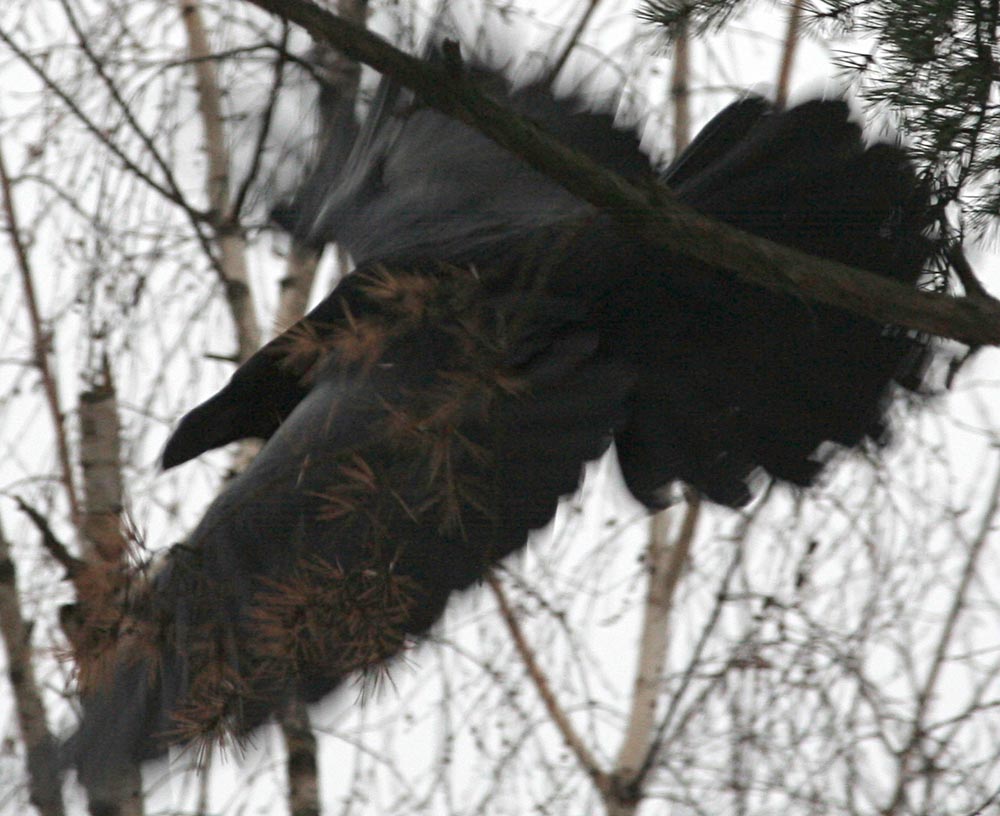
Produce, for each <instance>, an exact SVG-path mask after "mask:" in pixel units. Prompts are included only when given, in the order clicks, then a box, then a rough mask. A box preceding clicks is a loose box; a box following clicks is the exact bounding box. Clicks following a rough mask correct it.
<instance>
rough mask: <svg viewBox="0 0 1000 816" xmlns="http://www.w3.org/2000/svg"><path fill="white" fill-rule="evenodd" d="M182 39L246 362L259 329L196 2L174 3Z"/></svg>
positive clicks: (242, 356)
mask: <svg viewBox="0 0 1000 816" xmlns="http://www.w3.org/2000/svg"><path fill="white" fill-rule="evenodd" d="M178 3H179V6H180V11H181V19H182V20H183V22H184V29H185V31H186V32H187V37H188V51H189V53H190V55H191V57H192V58H193V60H194V61H193V63H192V67H193V69H194V72H195V79H196V84H197V88H198V111H199V113H200V114H201V121H202V126H203V127H204V129H205V150H206V152H207V155H208V178H207V192H208V201H209V211H210V213H211V220H212V222H213V224H214V226H215V229H216V243H217V245H218V247H219V271H220V273H221V275H222V278H223V282H224V283H225V286H226V292H225V295H226V301H227V302H228V304H229V310H230V313H231V314H232V316H233V321H234V323H235V324H236V348H237V358H238V359H239V361H240V362H244V361H245V360H247V359H249V358H250V356H251V355H252V354H253V353H254V352H256V351H257V349H258V348H260V344H261V335H260V326H259V325H258V323H257V311H256V308H255V307H254V300H253V292H252V291H251V290H250V283H249V276H248V274H247V268H246V241H245V239H244V237H243V234H242V231H241V230H240V228H239V224H238V221H236V220H235V214H234V213H232V212H231V211H230V206H229V182H230V179H229V172H230V170H229V151H228V150H227V148H226V138H225V129H224V126H223V116H222V102H221V96H222V94H221V90H220V88H219V82H218V77H217V76H216V71H215V63H214V62H212V61H211V60H206V59H203V57H205V56H207V55H208V54H209V53H211V49H210V47H209V43H208V34H207V32H206V31H205V23H204V21H203V20H202V16H201V8H200V6H199V3H198V0H178Z"/></svg>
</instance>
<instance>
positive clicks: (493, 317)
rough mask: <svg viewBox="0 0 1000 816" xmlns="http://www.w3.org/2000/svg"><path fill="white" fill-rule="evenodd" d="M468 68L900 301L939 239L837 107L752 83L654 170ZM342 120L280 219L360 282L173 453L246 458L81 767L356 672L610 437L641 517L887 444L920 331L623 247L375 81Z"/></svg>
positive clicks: (229, 395)
mask: <svg viewBox="0 0 1000 816" xmlns="http://www.w3.org/2000/svg"><path fill="white" fill-rule="evenodd" d="M470 70H474V71H475V73H476V76H477V77H478V79H479V81H480V82H481V83H482V85H483V87H485V88H486V89H487V90H488V91H489V92H491V93H492V94H494V95H495V96H496V97H497V98H500V99H502V100H503V101H504V102H505V103H506V104H507V105H509V106H510V108H512V109H514V110H516V111H519V112H520V113H522V114H524V115H526V116H529V117H530V118H532V119H533V120H534V121H536V122H537V123H538V124H539V125H540V126H542V127H543V128H546V129H547V130H549V131H550V132H551V133H552V134H554V135H555V136H556V137H558V138H559V139H561V140H563V141H564V142H565V143H566V144H568V145H570V146H571V147H574V148H576V149H577V150H580V151H582V152H584V153H585V154H588V155H589V156H590V157H591V158H592V159H594V160H596V161H597V162H599V163H601V164H602V165H604V166H605V167H607V168H609V169H611V170H613V171H615V172H617V173H619V174H621V175H622V176H624V177H625V178H627V179H630V180H633V181H636V182H640V183H652V182H657V183H663V184H666V185H668V186H669V187H670V188H672V190H673V191H674V192H675V193H676V195H677V196H678V197H679V198H680V199H681V200H683V201H684V202H686V203H687V204H688V205H690V206H692V207H694V208H696V209H698V210H700V211H701V212H703V213H705V214H707V215H710V216H713V217H715V218H717V219H720V220H722V221H725V222H728V223H730V224H732V225H735V226H737V227H739V228H742V229H744V230H747V231H749V232H751V233H754V234H756V235H759V236H763V237H765V238H768V239H771V240H773V241H777V242H780V243H783V244H786V245H789V246H793V247H797V248H799V249H801V250H804V251H806V252H809V253H813V254H815V255H819V256H823V257H826V258H832V259H836V260H838V261H841V262H844V263H847V264H850V265H853V266H857V267H861V268H863V269H867V270H870V271H872V272H875V273H878V274H880V275H885V276H888V277H891V278H894V279H896V280H898V281H901V282H904V283H906V284H909V285H914V286H915V285H917V282H918V279H919V278H920V277H921V275H922V274H923V273H924V271H925V268H926V267H927V265H928V263H929V259H930V258H931V256H932V253H933V252H934V249H935V244H934V241H933V240H932V239H931V238H929V237H928V231H929V224H930V219H931V215H930V209H931V208H930V195H929V193H928V191H927V189H926V188H925V186H924V185H923V184H922V183H920V182H919V181H918V179H917V176H916V174H915V171H914V169H913V167H912V166H911V163H910V161H909V159H908V158H907V155H906V153H905V151H904V150H903V149H901V148H899V147H897V146H894V145H890V144H885V143H878V144H873V145H870V146H866V144H865V142H864V141H863V139H862V135H861V132H860V129H859V128H858V126H857V125H855V124H854V123H852V122H851V121H850V120H849V116H848V108H847V106H846V104H845V103H844V102H842V101H824V100H816V101H810V102H806V103H805V104H802V105H799V106H797V107H794V108H791V109H789V110H779V109H776V108H775V107H774V106H773V105H771V104H769V103H768V102H766V101H765V100H764V99H761V98H759V97H756V96H747V97H745V98H742V99H740V100H738V101H736V102H734V103H733V104H731V105H730V106H729V107H727V108H726V109H724V110H723V111H722V112H721V113H720V114H718V115H717V116H716V118H715V119H713V120H712V121H711V122H710V123H709V124H708V125H707V126H706V127H705V128H704V130H702V131H701V133H700V134H699V135H698V136H697V138H696V139H695V140H694V141H693V143H692V144H691V146H690V147H689V148H688V149H687V150H686V151H685V152H684V153H683V154H682V155H681V156H679V157H678V158H677V159H676V160H675V161H674V162H673V163H672V164H671V165H670V166H669V167H667V168H666V169H665V170H663V171H662V172H659V173H658V172H657V170H656V169H655V168H654V167H653V166H651V163H650V161H649V159H648V158H647V157H646V155H644V154H643V152H642V151H641V150H640V147H639V142H638V139H637V137H636V135H635V134H634V133H632V132H627V131H624V130H620V129H617V128H616V127H615V125H614V122H613V117H612V116H611V115H610V114H608V113H607V112H602V111H600V110H598V111H596V112H595V111H594V110H593V109H589V110H588V108H587V106H586V105H584V104H583V103H582V102H581V101H580V100H578V99H574V98H557V97H556V96H555V95H554V94H553V93H552V92H551V91H550V90H549V89H548V87H546V86H544V85H543V84H534V85H528V86H526V87H521V88H514V87H512V86H511V84H510V83H508V81H507V80H506V79H504V77H503V76H502V75H501V74H500V73H499V72H492V71H489V70H487V69H482V68H480V69H470ZM352 116H353V112H348V113H345V114H344V117H348V118H345V119H344V120H343V124H344V127H343V128H336V129H335V130H336V132H333V133H331V136H330V139H331V140H333V141H332V144H331V148H330V149H329V150H328V151H327V155H328V157H329V156H339V157H340V161H337V162H333V161H320V162H319V164H318V166H317V167H316V169H315V171H314V172H313V174H312V175H311V177H310V178H309V179H308V180H307V181H306V182H305V183H304V184H303V185H302V187H301V189H300V190H299V191H298V193H297V195H296V196H295V197H294V198H293V199H292V200H291V201H290V202H288V203H287V204H286V205H285V206H283V207H282V208H280V209H279V211H278V212H277V214H276V216H277V218H278V220H279V221H280V222H281V223H282V224H283V225H284V226H285V227H286V228H287V229H288V230H290V231H291V232H292V233H293V234H294V235H295V236H296V237H297V239H299V240H302V241H306V242H309V243H311V244H313V245H315V246H321V245H323V244H325V243H328V242H337V243H339V244H340V245H341V246H343V247H344V248H345V249H346V250H347V251H348V252H349V253H350V254H351V256H352V257H353V259H354V260H355V262H356V269H355V271H354V272H352V273H351V274H350V275H348V276H346V277H345V278H344V279H343V280H342V282H341V283H340V284H339V285H338V286H337V287H336V289H335V290H334V291H333V292H332V293H331V294H330V295H329V296H328V297H327V298H326V299H325V300H323V301H322V302H321V303H320V304H319V305H318V306H317V307H316V308H315V309H314V310H313V311H312V312H310V313H309V315H308V316H307V317H305V318H304V319H303V320H302V321H300V322H299V323H298V324H296V325H295V326H293V327H291V328H290V329H289V330H288V331H286V332H284V333H283V334H282V335H281V336H279V337H278V338H277V339H275V340H273V341H272V342H270V343H269V344H267V345H266V346H265V347H264V348H262V349H261V350H260V351H259V352H258V353H257V354H256V355H254V356H253V357H252V358H251V359H250V360H249V361H248V362H246V363H245V364H244V365H243V366H241V367H240V368H239V369H238V370H237V371H236V373H235V374H234V375H233V377H232V379H231V381H230V382H229V384H228V385H227V386H226V387H225V388H223V389H222V390H221V391H220V392H219V393H218V394H216V395H215V396H214V397H212V398H211V399H209V400H208V401H207V402H205V403H204V404H202V405H201V406H199V407H197V408H195V409H194V410H193V411H191V413H189V414H188V415H187V416H186V417H185V418H184V419H183V420H182V422H181V423H180V426H179V427H178V429H177V431H176V432H175V433H174V435H173V436H172V438H171V439H170V441H169V443H168V445H167V447H166V450H165V453H164V457H163V461H164V465H165V466H166V467H172V466H175V465H179V464H181V463H182V462H184V461H186V460H188V459H190V458H192V457H194V456H197V455H198V454H199V453H201V452H203V451H205V450H208V449H210V448H213V447H216V446H219V445H222V444H225V443H227V442H230V441H233V440H237V439H241V438H245V437H260V438H262V439H266V440H267V442H266V444H265V445H264V447H263V450H262V451H261V452H260V454H259V455H258V456H257V457H256V459H255V460H254V461H253V462H252V464H250V466H249V467H248V468H247V469H246V470H245V471H244V472H243V473H242V474H240V475H239V476H238V477H236V478H235V479H234V480H233V481H232V482H230V483H229V484H228V485H227V486H226V488H225V489H224V490H223V491H222V493H221V494H220V495H219V496H218V498H217V499H216V500H215V501H214V502H213V503H212V505H211V506H210V507H209V509H208V511H207V512H206V514H205V516H204V518H203V519H202V521H201V523H200V524H199V525H198V526H197V528H196V529H195V530H194V532H193V533H192V534H191V536H190V538H189V540H188V541H187V542H186V543H185V544H184V545H182V546H178V547H177V548H175V549H174V550H173V551H172V553H171V554H170V556H169V557H168V558H167V559H166V561H165V564H164V566H163V567H162V569H161V570H160V571H159V572H158V574H157V575H156V576H155V578H154V579H153V580H152V582H151V584H150V586H148V587H147V588H146V589H145V590H144V591H142V592H140V597H139V598H138V600H137V601H136V602H135V603H134V604H133V607H132V608H131V609H130V610H129V614H128V616H127V619H126V620H127V621H128V626H127V627H125V626H123V634H122V635H121V636H120V638H119V641H120V642H119V644H118V647H117V655H116V656H115V657H114V658H113V668H112V670H111V676H110V678H109V679H108V680H107V682H106V683H103V684H96V685H95V686H94V687H93V688H90V689H88V690H86V692H85V694H84V698H83V702H84V716H83V720H82V723H81V725H80V728H79V730H78V731H77V733H76V734H75V735H74V736H73V737H72V738H71V739H70V740H69V742H68V743H67V745H66V756H67V758H68V760H69V761H70V762H71V763H72V764H75V766H76V767H77V768H78V770H79V773H80V775H81V778H83V779H84V780H85V781H86V780H89V781H91V782H96V781H99V780H100V779H102V778H105V777H106V776H107V775H108V774H109V773H112V772H113V771H114V770H115V769H116V768H118V767H120V766H121V765H123V764H124V763H126V762H133V761H138V760H143V759H147V758H150V757H154V756H157V755H159V754H162V753H163V752H164V751H165V750H166V747H167V745H168V744H169V743H170V742H171V741H184V740H189V739H193V738H197V737H199V736H203V735H206V734H213V733H215V732H216V731H219V730H229V731H231V732H235V733H245V732H246V731H247V730H248V729H251V728H253V727H255V726H256V725H258V724H260V723H261V722H263V721H264V720H265V719H266V718H267V717H268V716H269V715H270V714H271V713H273V712H274V711H275V710H276V709H277V708H278V707H279V706H280V705H281V704H282V703H283V702H284V701H286V700H287V699H288V698H289V697H290V696H291V695H293V694H294V695H298V696H299V697H301V698H304V699H306V700H317V699H319V698H320V697H321V696H323V695H325V694H327V693H328V692H330V691H331V690H333V689H335V688H336V687H337V686H338V685H339V684H340V683H341V682H342V681H343V680H344V678H345V677H347V676H348V675H349V674H351V673H352V672H356V671H377V670H378V668H379V667H380V666H382V665H383V664H384V662H385V661H386V660H387V659H388V658H390V657H391V656H392V655H393V654H395V653H397V652H398V651H399V650H400V649H401V648H402V647H403V645H404V643H405V642H406V641H407V640H408V639H409V638H412V637H414V636H419V635H421V634H422V633H424V632H426V631H427V630H428V628H429V627H430V626H431V625H432V624H433V623H434V622H435V621H436V620H437V619H438V617H439V616H440V614H441V612H442V610H443V609H444V607H445V604H446V603H447V601H448V599H449V597H450V596H451V594H452V593H453V592H455V591H457V590H462V589H465V588H467V587H469V586H470V585H472V584H474V583H476V582H477V581H478V580H480V579H481V578H482V577H483V575H484V573H485V572H486V571H487V570H489V569H490V567H491V565H493V564H495V563H497V562H498V561H499V560H500V559H502V558H504V557H505V556H507V555H509V554H510V553H512V552H514V551H516V550H517V549H518V548H520V547H521V546H523V544H524V542H525V540H526V537H527V535H528V533H529V532H530V531H531V530H534V529H537V528H540V527H542V526H544V525H545V524H546V523H547V522H548V521H549V520H550V519H551V518H552V516H553V514H554V512H555V509H556V505H557V502H558V501H559V499H560V497H561V496H565V495H567V494H570V493H572V492H573V491H574V490H575V489H576V488H577V486H578V482H579V479H580V474H581V468H582V467H583V465H584V464H585V463H586V462H588V461H591V460H593V459H595V458H597V457H599V456H601V455H602V454H603V453H604V452H605V451H606V450H607V449H608V447H609V446H610V445H611V443H612V442H614V444H615V447H616V449H617V454H618V458H619V460H620V463H621V469H622V472H623V474H624V478H625V481H626V483H627V485H628V488H629V490H630V491H631V493H632V494H633V495H634V496H635V497H636V498H637V499H638V500H639V501H641V502H643V503H644V504H645V505H646V506H648V507H650V508H657V507H660V506H662V505H663V503H664V501H665V497H666V495H667V494H666V492H665V488H668V487H669V486H670V485H671V484H673V483H676V482H684V483H686V484H688V485H690V486H691V487H693V488H694V489H696V490H698V491H700V492H701V493H702V494H704V495H705V496H706V497H708V498H710V499H712V500H714V501H716V502H719V503H721V504H724V505H730V506H734V507H735V506H739V505H742V504H745V503H746V502H748V501H749V500H750V499H751V498H752V496H753V495H754V491H755V489H756V488H757V487H759V485H760V484H761V483H763V482H764V481H766V480H767V479H769V478H770V479H777V480H780V481H783V482H787V483H791V484H793V485H808V484H810V483H812V482H813V481H814V479H815V478H816V476H817V474H818V473H819V471H820V470H821V468H822V467H823V465H824V462H825V460H826V458H827V456H828V452H829V450H831V449H833V448H835V447H836V446H837V445H839V446H846V447H850V446H856V445H859V444H861V443H863V442H864V441H865V440H870V441H873V442H875V443H878V442H880V441H882V440H884V439H885V434H886V427H885V425H886V412H887V407H888V404H889V401H890V398H891V397H892V394H893V391H894V389H896V388H897V386H899V385H902V386H905V387H910V388H913V387H915V386H917V385H919V384H920V383H921V381H922V379H923V377H924V371H925V368H926V365H927V362H928V360H929V357H930V355H931V351H930V348H929V345H928V343H927V342H926V340H925V339H924V338H921V337H918V336H914V335H913V334H912V333H907V332H904V331H901V330H897V329H895V328H893V327H888V326H884V325H880V324H877V323H875V322H872V321H870V320H867V319H864V318H861V317H857V316H855V315H851V314H848V313H846V312H842V311H838V310H836V309H833V308H830V307H827V306H822V305H817V304H815V303H810V302H805V301H802V300H797V299H795V298H793V297H791V296H784V295H779V294H775V293H774V292H771V291H765V290H763V289H758V288H755V287H752V286H749V285H744V284H742V283H740V282H738V281H737V280H736V279H735V278H733V277H732V276H731V275H729V274H728V273H725V272H723V271H720V270H713V269H709V268H705V267H704V266H703V265H701V264H699V263H696V262H694V261H692V260H691V259H690V258H687V257H683V256H680V255H676V254H671V253H670V252H668V251H666V250H664V249H662V248H659V247H652V246H649V245H646V244H645V243H643V242H642V241H640V240H637V239H636V237H635V236H634V235H632V234H631V233H630V232H629V231H628V229H627V227H625V226H622V225H621V224H620V222H619V220H617V219H616V218H614V217H613V215H612V214H609V213H606V212H601V211H598V210H596V209H595V208H593V207H592V206H590V205H589V204H587V203H585V202H582V201H580V200H579V199H577V198H575V197H574V196H573V195H571V194H569V193H568V192H566V191H565V190H564V189H563V188H561V187H560V186H559V185H558V184H556V183H554V182H552V181H550V180H549V179H547V178H546V177H545V176H544V175H542V174H541V173H539V172H537V171H535V170H533V169H531V168H529V167H528V166H527V165H526V164H525V163H524V162H522V161H521V160H520V159H518V158H516V157H514V156H513V155H510V154H509V153H507V152H506V151H504V150H503V149H502V148H500V147H498V146H497V145H495V144H494V143H492V142H491V141H489V140H488V139H486V138H485V137H483V136H482V135H480V134H479V133H477V132H475V131H473V130H471V129H470V128H468V127H467V126H465V125H463V124H460V123H457V122H455V121H453V120H451V119H448V118H446V117H445V116H443V115H441V114H439V113H437V112H435V111H434V110H431V109H429V108H427V107H423V106H421V105H420V104H419V100H415V99H414V98H413V97H412V95H411V94H409V93H408V92H406V91H405V90H403V89H402V88H400V87H399V86H398V85H397V84H396V83H394V82H393V81H391V80H388V79H387V80H383V82H382V84H381V86H380V89H379V91H378V93H377V95H376V97H375V100H374V102H373V103H372V105H371V108H370V110H369V112H368V114H367V117H366V118H365V120H364V122H362V123H361V124H360V126H359V127H357V126H354V123H353V120H350V119H349V117H352ZM343 133H351V134H352V136H351V143H350V144H349V145H346V146H345V145H344V144H343V138H344V137H343V135H342V134H343ZM338 140H339V141H338ZM125 629H127V632H126V631H124V630H125Z"/></svg>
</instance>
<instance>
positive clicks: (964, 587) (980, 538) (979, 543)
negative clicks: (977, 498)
mask: <svg viewBox="0 0 1000 816" xmlns="http://www.w3.org/2000/svg"><path fill="white" fill-rule="evenodd" d="M989 490H990V494H989V495H990V499H989V502H988V504H987V507H986V509H985V511H984V512H983V518H982V522H981V523H980V528H979V530H978V531H977V533H976V536H975V538H974V539H973V541H972V544H971V546H970V547H969V552H968V555H967V556H966V559H965V567H964V568H963V570H962V577H961V578H960V579H959V582H958V586H957V587H956V588H955V594H954V597H953V598H952V602H951V606H950V608H949V609H948V615H947V616H946V617H945V620H944V626H942V628H941V635H940V637H939V638H938V642H937V645H936V646H935V649H934V656H933V658H931V664H930V667H929V668H928V670H927V677H926V678H925V680H924V682H923V684H922V686H921V688H920V690H919V692H918V693H917V700H916V709H915V711H914V712H913V721H912V724H911V729H910V736H909V738H908V739H907V741H906V744H905V745H904V746H903V747H902V748H901V749H900V750H899V751H898V752H897V754H896V757H897V759H896V762H897V770H896V787H895V789H894V790H893V794H892V799H891V800H890V801H889V804H888V805H886V807H885V808H884V809H883V810H882V811H881V813H882V814H883V816H893V814H896V813H900V812H901V810H902V808H903V806H904V803H905V801H904V800H905V798H906V788H907V785H908V784H909V782H910V781H911V778H910V774H911V771H910V766H911V763H912V762H913V759H914V757H915V755H916V753H917V751H918V749H919V748H920V745H921V743H922V742H923V740H924V738H925V737H926V734H927V731H926V725H925V718H926V715H927V709H928V707H929V706H930V703H931V700H932V699H933V698H934V695H935V693H936V692H937V683H938V678H939V677H940V676H941V670H942V669H943V668H944V664H945V662H946V660H947V657H948V649H949V648H950V647H951V642H952V639H953V637H954V635H955V629H956V627H957V626H958V620H959V618H960V617H961V615H962V612H963V611H964V610H965V605H966V602H967V597H966V596H967V594H968V591H969V587H970V586H971V584H972V581H973V580H974V579H975V577H976V569H977V566H978V564H979V556H980V555H981V554H982V552H983V550H984V549H985V548H986V544H987V543H988V542H989V540H990V533H991V531H992V530H993V525H994V522H995V519H996V515H997V510H998V509H1000V457H998V467H997V472H996V476H995V477H994V479H993V482H992V484H991V485H990V488H989Z"/></svg>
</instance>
